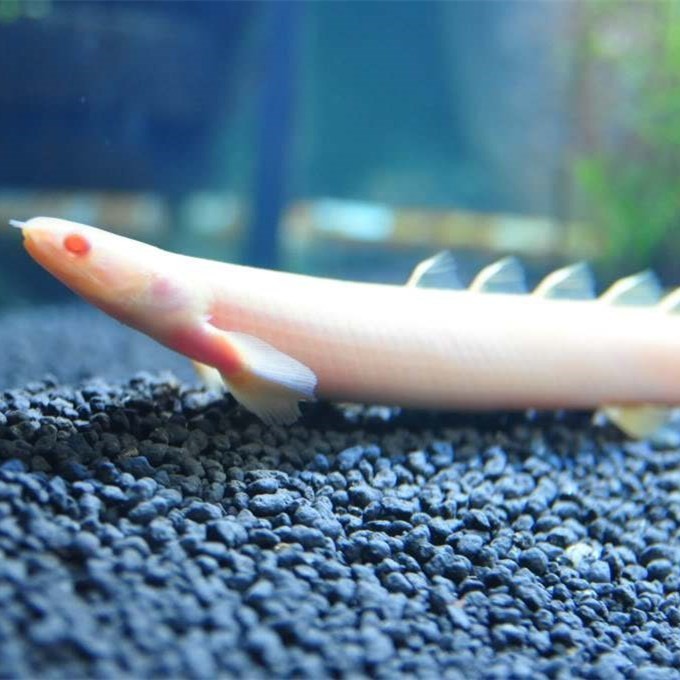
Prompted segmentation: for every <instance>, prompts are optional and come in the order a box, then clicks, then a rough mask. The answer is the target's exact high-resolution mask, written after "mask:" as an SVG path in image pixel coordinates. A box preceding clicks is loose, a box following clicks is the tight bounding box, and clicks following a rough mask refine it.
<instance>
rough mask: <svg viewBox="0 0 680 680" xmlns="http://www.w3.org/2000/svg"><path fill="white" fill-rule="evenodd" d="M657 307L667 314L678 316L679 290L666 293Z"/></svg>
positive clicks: (679, 310) (679, 311)
mask: <svg viewBox="0 0 680 680" xmlns="http://www.w3.org/2000/svg"><path fill="white" fill-rule="evenodd" d="M659 307H660V309H661V310H662V311H664V312H667V313H668V314H680V288H676V289H675V290H672V291H671V292H670V293H668V295H666V297H664V298H663V300H661V302H660V303H659Z"/></svg>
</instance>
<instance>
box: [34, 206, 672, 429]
mask: <svg viewBox="0 0 680 680" xmlns="http://www.w3.org/2000/svg"><path fill="white" fill-rule="evenodd" d="M21 228H22V230H23V233H24V238H25V244H26V247H27V249H28V251H29V253H31V255H32V256H33V257H34V258H35V259H36V260H37V261H38V262H39V263H40V264H41V265H43V266H44V267H45V268H46V269H47V270H48V271H50V272H52V273H53V274H54V275H55V276H56V277H57V278H59V279H60V280H61V281H62V282H63V283H65V284H66V285H67V286H69V287H70V288H72V289H73V290H74V291H75V292H76V293H78V294H80V295H81V296H83V297H84V298H86V299H88V300H89V301H91V302H92V303H93V304H95V305H97V306H98V307H100V308H101V309H103V310H104V311H106V312H108V313H109V314H111V315H112V316H114V317H115V318H117V319H118V320H119V321H121V322H123V323H126V324H128V325H130V326H132V327H134V328H136V329H138V330H140V331H142V332H144V333H146V334H148V335H150V336H152V337H153V338H155V339H156V340H158V341H159V342H161V343H163V344H164V345H166V346H168V347H170V348H171V349H174V350H176V351H178V352H181V353H182V354H184V355H186V356H188V357H189V358H191V359H193V360H194V361H195V362H198V363H200V364H201V365H202V366H203V368H204V369H205V370H206V371H209V370H210V369H213V379H216V373H215V371H216V372H217V373H219V376H220V379H221V380H223V381H224V383H225V384H226V385H227V386H228V387H229V388H230V390H231V391H232V393H233V394H234V396H235V397H236V398H237V399H238V400H239V401H240V402H241V403H242V404H244V405H245V406H246V407H247V408H249V409H250V410H252V411H254V412H255V413H257V414H258V415H259V416H260V417H261V418H262V419H263V420H264V421H265V422H268V423H277V422H282V423H287V422H292V421H293V420H294V419H295V418H296V417H297V415H298V401H300V400H311V399H315V398H322V399H330V400H341V401H357V402H377V403H381V404H394V405H400V406H405V407H426V408H436V409H466V410H467V409H501V408H502V409H526V408H597V407H600V406H602V405H611V404H616V405H617V406H619V407H623V408H628V407H637V406H641V405H644V406H645V408H648V407H650V406H670V405H675V404H679V403H680V361H678V350H680V315H677V314H672V313H669V312H668V306H669V305H666V306H664V305H653V306H649V305H647V306H634V305H626V304H610V302H611V301H610V300H606V299H604V300H603V299H596V300H592V299H577V300H564V299H552V298H551V297H550V296H549V295H548V296H546V295H543V294H541V295H524V294H517V293H514V292H513V293H503V292H500V293H495V294H491V293H488V292H484V290H483V289H484V287H483V286H480V287H479V288H480V290H440V289H433V288H423V287H418V286H415V285H413V286H406V287H404V286H392V285H380V284H369V283H354V282H347V281H339V280H332V279H323V278H317V277H310V276H303V275H298V274H289V273H282V272H274V271H268V270H259V269H254V268H250V267H243V266H239V265H233V264H226V263H220V262H213V261H208V260H202V259H197V258H192V257H187V256H182V255H178V254H174V253H169V252H166V251H163V250H160V249H158V248H154V247H152V246H149V245H146V244H142V243H139V242H137V241H133V240H131V239H126V238H123V237H121V236H117V235H114V234H111V233H108V232H105V231H102V230H99V229H95V228H94V227H89V226H86V225H79V224H75V223H72V222H67V221H63V220H56V219H52V218H34V219H32V220H29V221H28V222H26V223H22V224H21ZM69 239H70V241H71V246H72V247H70V248H69ZM74 245H75V246H77V247H74ZM487 283H488V282H487ZM546 288H551V287H550V286H546ZM554 288H556V287H555V286H552V288H551V290H552V289H554Z"/></svg>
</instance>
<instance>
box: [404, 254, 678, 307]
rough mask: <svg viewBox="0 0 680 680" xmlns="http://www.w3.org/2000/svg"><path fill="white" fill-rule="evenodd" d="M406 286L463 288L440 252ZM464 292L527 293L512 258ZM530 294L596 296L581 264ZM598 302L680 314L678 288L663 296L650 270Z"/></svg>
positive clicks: (485, 270) (614, 288)
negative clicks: (658, 307) (653, 306)
mask: <svg viewBox="0 0 680 680" xmlns="http://www.w3.org/2000/svg"><path fill="white" fill-rule="evenodd" d="M406 285H407V286H413V287H419V288H421V287H422V288H449V289H459V290H460V289H464V288H465V286H464V285H463V284H462V283H461V281H460V279H459V278H458V276H457V273H456V262H455V259H454V257H453V255H452V254H451V253H450V252H449V251H442V252H440V253H437V254H436V255H434V256H432V257H430V258H428V259H427V260H423V261H422V262H420V263H419V264H418V265H417V266H416V267H415V269H414V270H413V272H412V273H411V276H410V277H409V279H408V281H407V282H406ZM467 290H470V291H472V292H476V293H505V294H515V295H522V294H525V293H528V292H529V289H528V286H527V284H526V277H525V274H524V268H523V267H522V265H521V264H520V262H519V261H518V260H517V258H515V257H504V258H502V259H501V260H498V261H496V262H493V263H492V264H490V265H488V266H486V267H484V268H483V269H482V270H481V271H480V272H479V273H478V274H477V275H476V276H475V277H474V279H473V280H472V282H471V283H470V285H469V286H468V287H467ZM532 294H533V295H539V296H541V297H544V298H549V299H553V300H594V299H595V298H596V297H597V295H596V292H595V279H594V277H593V273H592V271H591V269H590V267H589V266H588V265H587V264H586V263H585V262H577V263H576V264H572V265H569V266H568V267H562V268H561V269H557V270H556V271H554V272H551V273H550V274H548V275H547V276H546V277H545V278H544V279H543V280H542V281H541V282H540V283H539V284H538V285H537V286H536V288H534V290H533V291H532ZM598 299H599V300H601V301H603V302H606V303H609V304H616V305H636V306H647V305H656V304H657V303H660V308H661V309H663V310H664V311H666V312H675V313H680V288H676V289H675V290H674V291H672V292H670V293H669V294H668V295H666V296H665V297H664V295H663V288H662V287H661V284H660V283H659V280H658V278H657V277H656V275H655V274H654V272H652V271H650V270H645V271H642V272H639V273H638V274H633V275H631V276H626V277H625V278H622V279H619V280H618V281H616V282H614V283H613V284H612V285H611V286H610V287H609V288H608V289H607V290H606V291H605V292H604V293H602V295H600V297H599V298H598Z"/></svg>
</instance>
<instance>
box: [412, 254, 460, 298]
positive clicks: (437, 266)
mask: <svg viewBox="0 0 680 680" xmlns="http://www.w3.org/2000/svg"><path fill="white" fill-rule="evenodd" d="M456 269H457V267H456V260H455V258H454V257H453V255H452V254H451V253H450V252H449V251H448V250H442V251H441V252H439V253H437V254H436V255H433V256H432V257H428V258H427V260H423V261H422V262H419V263H418V264H417V265H416V266H415V267H414V269H413V271H412V272H411V276H409V278H408V281H407V282H406V285H407V286H409V287H411V288H451V289H460V288H463V285H462V284H461V282H460V279H459V278H458V273H457V271H456Z"/></svg>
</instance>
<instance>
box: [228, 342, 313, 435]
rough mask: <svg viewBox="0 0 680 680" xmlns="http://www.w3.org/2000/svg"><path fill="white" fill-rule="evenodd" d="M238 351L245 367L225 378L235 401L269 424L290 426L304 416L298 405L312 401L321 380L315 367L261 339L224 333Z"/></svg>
mask: <svg viewBox="0 0 680 680" xmlns="http://www.w3.org/2000/svg"><path fill="white" fill-rule="evenodd" d="M224 336H225V339H226V340H227V341H228V342H229V343H231V344H232V346H233V347H234V348H235V349H236V351H237V353H238V355H239V357H240V359H241V360H242V362H243V368H242V369H241V370H240V371H239V372H238V373H237V374H236V375H230V376H227V375H224V374H222V379H223V380H224V382H225V383H226V384H227V385H228V386H229V391H230V392H231V394H232V395H233V396H234V398H235V399H236V400H237V401H238V402H239V403H240V404H243V406H245V407H246V408H247V409H248V410H249V411H252V412H253V413H254V414H255V415H257V416H258V417H259V418H260V419H261V420H262V421H263V422H264V423H266V424H267V425H278V424H280V425H289V424H290V423H293V422H295V421H296V420H297V419H298V417H299V416H300V409H299V407H298V402H299V401H300V400H303V399H304V400H307V401H311V400H313V399H314V398H315V397H314V391H315V389H316V384H317V378H316V375H315V373H314V371H312V369H311V368H309V367H308V366H305V364H303V363H302V362H300V361H298V360H297V359H295V358H293V357H291V356H289V355H288V354H285V353H284V352H281V351H280V350H278V349H276V347H273V346H272V345H270V344H269V343H267V342H265V341H264V340H260V338H256V337H255V336H253V335H248V334H246V333H236V332H224Z"/></svg>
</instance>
